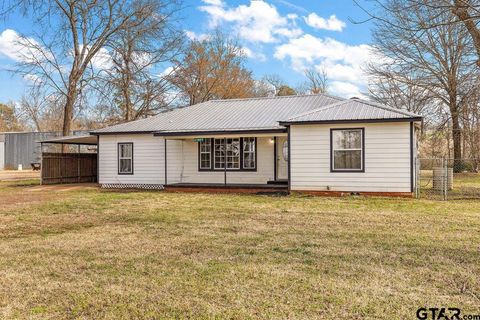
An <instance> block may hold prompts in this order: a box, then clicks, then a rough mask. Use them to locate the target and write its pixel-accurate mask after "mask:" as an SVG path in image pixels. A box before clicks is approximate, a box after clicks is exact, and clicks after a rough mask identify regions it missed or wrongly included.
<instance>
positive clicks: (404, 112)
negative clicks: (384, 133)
mask: <svg viewBox="0 0 480 320" xmlns="http://www.w3.org/2000/svg"><path fill="white" fill-rule="evenodd" d="M354 101H360V102H361V103H364V104H368V105H371V106H373V107H377V108H380V109H384V110H387V111H392V112H396V113H400V114H402V115H404V116H409V117H412V116H414V117H418V116H420V115H419V114H416V113H414V112H410V111H407V110H402V109H397V108H393V107H390V106H387V105H384V104H381V103H378V102H375V101H369V100H364V99H355V100H354Z"/></svg>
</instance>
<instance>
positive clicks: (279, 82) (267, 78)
mask: <svg viewBox="0 0 480 320" xmlns="http://www.w3.org/2000/svg"><path fill="white" fill-rule="evenodd" d="M260 81H261V82H262V83H264V84H265V85H267V86H270V87H271V88H273V95H275V96H276V95H277V94H278V91H279V90H280V88H281V87H282V86H287V83H286V82H285V81H284V80H283V79H282V78H281V77H280V76H279V75H278V74H267V75H264V76H263V77H262V79H261V80H260Z"/></svg>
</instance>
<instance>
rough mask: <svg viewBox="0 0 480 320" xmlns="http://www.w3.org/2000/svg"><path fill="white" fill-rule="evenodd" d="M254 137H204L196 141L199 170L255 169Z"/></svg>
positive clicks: (255, 141)
mask: <svg viewBox="0 0 480 320" xmlns="http://www.w3.org/2000/svg"><path fill="white" fill-rule="evenodd" d="M256 166H257V140H256V138H250V137H248V138H227V139H223V138H221V139H204V140H201V141H199V142H198V169H199V170H225V167H226V169H227V170H256Z"/></svg>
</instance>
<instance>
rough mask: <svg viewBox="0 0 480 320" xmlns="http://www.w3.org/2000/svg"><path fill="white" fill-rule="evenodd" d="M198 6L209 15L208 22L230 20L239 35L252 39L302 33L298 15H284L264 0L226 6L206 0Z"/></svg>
mask: <svg viewBox="0 0 480 320" xmlns="http://www.w3.org/2000/svg"><path fill="white" fill-rule="evenodd" d="M203 2H204V3H206V5H204V6H201V7H199V9H200V10H201V11H204V12H206V13H207V14H208V15H209V26H210V28H215V27H217V26H219V25H220V24H221V23H231V24H232V27H233V30H234V31H236V32H238V35H239V36H240V37H241V38H242V39H244V40H246V41H250V42H261V43H272V42H277V41H278V40H279V39H278V38H279V37H298V36H299V35H301V34H302V33H303V31H302V30H301V29H299V28H298V27H297V26H296V24H295V19H297V17H298V16H297V15H295V14H288V15H287V16H282V15H281V14H280V13H279V12H278V11H277V8H275V6H273V5H271V4H268V3H266V2H265V1H263V0H256V1H255V0H251V1H250V4H249V5H239V6H238V7H233V8H229V7H225V5H224V4H223V2H221V1H213V0H204V1H203Z"/></svg>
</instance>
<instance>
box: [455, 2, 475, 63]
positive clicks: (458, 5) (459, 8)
mask: <svg viewBox="0 0 480 320" xmlns="http://www.w3.org/2000/svg"><path fill="white" fill-rule="evenodd" d="M454 3H455V5H454V8H453V10H452V11H453V14H455V15H456V16H457V17H458V19H460V20H461V21H462V22H463V24H464V25H465V27H466V28H467V30H468V32H469V33H470V36H471V37H472V40H473V44H474V45H475V50H476V51H477V56H478V59H477V65H478V66H480V30H479V29H478V27H477V24H476V23H475V21H474V19H472V17H471V16H470V14H469V13H468V8H469V6H472V5H471V4H470V0H455V2H454Z"/></svg>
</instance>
